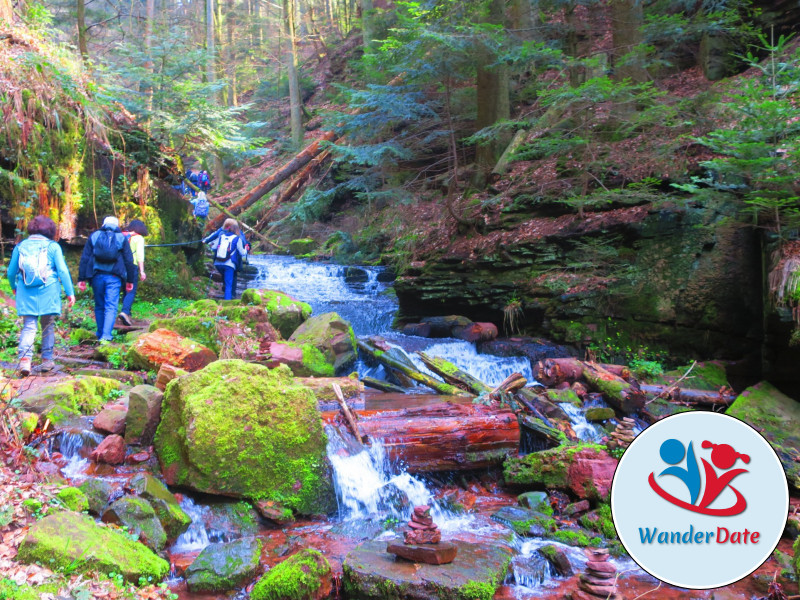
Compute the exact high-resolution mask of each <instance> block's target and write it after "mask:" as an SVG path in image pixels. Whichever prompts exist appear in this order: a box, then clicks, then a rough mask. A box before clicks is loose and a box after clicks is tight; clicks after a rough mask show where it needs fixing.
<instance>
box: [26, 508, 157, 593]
mask: <svg viewBox="0 0 800 600" xmlns="http://www.w3.org/2000/svg"><path fill="white" fill-rule="evenodd" d="M17 560H18V561H20V562H22V563H25V564H31V563H39V564H41V565H43V566H45V567H47V568H49V569H53V570H56V571H65V572H73V571H75V572H79V573H89V572H94V573H102V574H107V573H111V572H114V573H120V574H121V575H122V576H123V577H124V578H125V579H126V580H127V581H130V582H134V583H135V582H137V581H138V580H139V578H140V577H144V578H147V577H152V579H153V581H161V579H163V578H164V576H166V575H167V573H169V563H168V562H167V561H165V560H164V559H162V558H159V557H158V556H156V554H155V553H153V551H152V550H150V549H149V548H147V547H146V546H144V544H140V543H139V542H134V541H133V540H131V539H130V538H129V537H127V536H126V535H125V534H124V533H122V532H121V531H117V530H114V529H111V528H109V527H102V526H100V525H98V524H97V523H95V521H94V519H92V518H91V517H87V516H86V515H82V514H79V513H75V512H72V511H61V512H57V513H54V514H52V515H48V516H47V517H45V518H44V519H41V520H39V521H36V522H35V523H33V524H32V525H31V526H30V529H29V530H28V533H27V535H26V536H25V539H24V540H23V541H22V544H20V547H19V553H18V554H17Z"/></svg>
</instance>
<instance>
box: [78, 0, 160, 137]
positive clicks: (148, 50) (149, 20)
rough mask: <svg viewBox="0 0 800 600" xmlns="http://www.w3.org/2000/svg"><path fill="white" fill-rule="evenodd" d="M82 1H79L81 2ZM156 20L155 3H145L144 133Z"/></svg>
mask: <svg viewBox="0 0 800 600" xmlns="http://www.w3.org/2000/svg"><path fill="white" fill-rule="evenodd" d="M82 1H83V0H79V2H82ZM155 19H156V2H155V0H147V1H146V2H145V19H144V52H145V55H146V58H145V63H144V68H145V69H146V70H147V71H148V72H149V74H150V78H151V81H149V82H147V83H146V84H145V87H144V90H143V92H144V94H145V97H146V98H147V121H146V122H145V131H147V132H148V133H149V131H150V114H151V113H152V111H153V81H152V78H153V73H154V71H155V69H154V68H153V67H154V64H153V23H154V22H155Z"/></svg>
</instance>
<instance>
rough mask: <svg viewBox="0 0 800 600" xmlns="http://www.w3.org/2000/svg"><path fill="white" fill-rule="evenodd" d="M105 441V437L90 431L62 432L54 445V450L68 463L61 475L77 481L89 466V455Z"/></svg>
mask: <svg viewBox="0 0 800 600" xmlns="http://www.w3.org/2000/svg"><path fill="white" fill-rule="evenodd" d="M102 441H103V435H101V434H99V433H95V432H94V431H89V430H88V429H74V430H67V431H62V432H61V433H59V434H58V436H57V438H56V440H55V442H54V443H53V448H52V450H57V451H58V452H60V453H61V456H63V457H64V460H66V461H67V464H66V465H64V467H62V469H61V473H62V474H63V475H64V477H66V478H67V479H75V478H76V477H79V476H80V475H82V474H83V472H84V471H85V470H86V467H88V466H89V455H90V454H91V453H92V450H94V449H95V448H97V446H98V445H99V444H100V442H102Z"/></svg>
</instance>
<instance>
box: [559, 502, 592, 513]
mask: <svg viewBox="0 0 800 600" xmlns="http://www.w3.org/2000/svg"><path fill="white" fill-rule="evenodd" d="M588 510H589V501H588V500H580V501H579V502H573V503H572V504H568V505H567V507H566V508H565V509H564V514H565V515H568V516H574V515H580V514H582V513H585V512H586V511H588Z"/></svg>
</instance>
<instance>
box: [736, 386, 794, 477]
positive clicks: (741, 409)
mask: <svg viewBox="0 0 800 600" xmlns="http://www.w3.org/2000/svg"><path fill="white" fill-rule="evenodd" d="M726 414H727V415H730V416H731V417H736V418H737V419H741V420H742V421H744V422H745V423H748V424H749V425H751V426H752V427H753V428H755V429H756V430H757V431H758V432H759V433H761V435H763V436H764V437H765V438H766V439H767V441H768V442H769V443H770V444H771V445H772V448H773V450H775V453H776V454H777V455H778V458H779V459H780V461H781V464H782V465H783V470H784V471H785V472H786V480H787V481H788V482H789V485H791V486H792V487H793V488H795V489H796V490H800V462H798V460H800V403H798V402H797V401H796V400H794V399H792V398H790V397H789V396H786V395H785V394H783V393H782V392H781V391H780V390H779V389H778V388H776V387H775V386H773V385H772V384H771V383H768V382H766V381H762V382H761V383H758V384H756V385H754V386H752V387H749V388H747V389H746V390H745V391H743V392H742V393H741V394H740V395H739V396H738V397H737V398H736V400H734V402H733V404H731V405H730V407H728V410H727V411H726Z"/></svg>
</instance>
